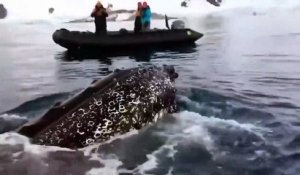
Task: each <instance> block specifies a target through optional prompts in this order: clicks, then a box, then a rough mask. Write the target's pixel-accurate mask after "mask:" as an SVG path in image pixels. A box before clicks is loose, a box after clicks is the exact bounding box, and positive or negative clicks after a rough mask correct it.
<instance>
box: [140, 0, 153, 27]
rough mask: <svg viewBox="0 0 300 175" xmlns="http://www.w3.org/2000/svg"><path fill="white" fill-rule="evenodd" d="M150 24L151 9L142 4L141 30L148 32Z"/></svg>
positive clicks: (145, 3)
mask: <svg viewBox="0 0 300 175" xmlns="http://www.w3.org/2000/svg"><path fill="white" fill-rule="evenodd" d="M150 23H151V9H150V6H149V5H148V4H147V2H143V10H142V24H143V30H150Z"/></svg>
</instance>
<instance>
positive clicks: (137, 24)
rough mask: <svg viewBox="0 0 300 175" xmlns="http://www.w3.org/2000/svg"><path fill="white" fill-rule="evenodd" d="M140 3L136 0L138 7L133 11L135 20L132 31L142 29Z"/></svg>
mask: <svg viewBox="0 0 300 175" xmlns="http://www.w3.org/2000/svg"><path fill="white" fill-rule="evenodd" d="M142 9H143V6H142V3H141V2H138V7H137V10H136V13H135V21H134V33H137V32H140V31H141V30H142V18H141V15H142Z"/></svg>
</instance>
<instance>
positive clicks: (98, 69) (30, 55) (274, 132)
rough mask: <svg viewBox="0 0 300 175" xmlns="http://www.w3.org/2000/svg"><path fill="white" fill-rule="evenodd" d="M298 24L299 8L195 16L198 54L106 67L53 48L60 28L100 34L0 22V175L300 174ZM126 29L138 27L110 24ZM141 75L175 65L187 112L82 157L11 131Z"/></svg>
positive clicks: (99, 60)
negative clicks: (110, 79)
mask: <svg viewBox="0 0 300 175" xmlns="http://www.w3.org/2000/svg"><path fill="white" fill-rule="evenodd" d="M289 2H292V1H289ZM253 12H256V14H254V13H253ZM299 17H300V10H299V9H298V8H297V6H293V8H289V9H281V10H278V9H277V10H276V11H274V10H261V9H260V10H257V9H256V10H253V9H251V8H240V9H236V10H231V11H223V12H218V13H213V14H208V15H204V16H199V17H195V16H193V17H189V16H187V17H185V18H183V19H184V20H185V22H186V25H187V26H188V27H190V28H192V29H194V30H196V31H199V32H202V33H203V34H204V37H203V38H201V39H200V40H198V41H197V43H196V46H195V47H192V48H179V49H177V50H167V51H156V52H154V51H153V52H149V53H143V54H133V55H131V56H110V57H105V58H104V57H100V56H99V57H97V56H84V55H80V56H70V55H68V54H67V53H66V52H65V50H64V49H63V48H61V47H59V46H57V45H55V44H54V42H53V41H52V38H51V35H52V33H53V32H54V31H55V30H56V29H58V28H62V27H65V28H68V29H70V30H82V31H85V30H94V26H93V24H92V23H87V24H67V23H61V22H57V21H55V22H54V21H51V20H50V21H48V20H34V21H30V20H25V21H23V22H20V21H13V20H12V21H9V20H8V21H5V22H0V33H1V35H0V56H1V59H0V82H1V85H0V113H1V114H0V121H1V122H0V133H1V134H0V174H5V175H21V174H22V175H24V174H28V175H54V174H55V175H63V174H73V175H82V174H86V175H96V174H97V175H99V174H100V175H102V174H103V175H117V174H123V175H125V174H126V175H128V174H136V175H138V174H148V175H150V174H155V175H171V174H173V175H298V174H300V94H299V91H300V69H299V67H300V51H299V44H300V24H299V20H298V19H299ZM123 27H124V28H128V29H130V28H132V27H133V22H114V23H109V24H108V28H109V30H118V29H119V28H123ZM153 27H157V28H164V21H154V22H153ZM139 64H141V65H142V64H157V65H162V64H170V65H174V66H175V69H176V71H177V72H178V73H179V78H178V80H177V81H176V86H177V89H178V94H177V101H178V103H179V106H180V112H178V113H176V114H171V115H169V116H166V117H165V118H164V119H162V120H161V121H159V122H158V123H157V124H155V125H153V126H150V127H148V128H144V129H142V130H141V131H139V132H132V133H128V134H126V135H124V136H121V137H119V138H115V139H113V140H111V141H110V142H107V143H105V144H98V145H94V146H91V147H88V148H83V149H80V150H68V149H63V148H58V147H46V146H39V145H33V144H30V142H29V140H28V139H27V138H26V137H23V136H20V135H18V134H16V133H14V132H13V131H14V130H15V129H16V128H18V127H19V126H21V125H22V124H24V123H25V122H27V121H29V120H32V119H34V118H37V117H39V116H41V115H42V114H43V112H45V111H46V110H47V109H49V108H50V107H51V106H52V105H53V104H54V103H56V102H57V101H62V100H65V99H67V98H69V97H70V96H72V95H74V94H75V93H76V92H78V91H80V90H81V89H83V88H85V87H87V86H88V85H89V84H90V83H91V82H92V81H93V80H95V79H101V78H103V77H105V76H107V75H108V74H109V73H110V72H111V71H113V70H114V69H115V68H122V67H124V68H128V67H135V66H137V65H139Z"/></svg>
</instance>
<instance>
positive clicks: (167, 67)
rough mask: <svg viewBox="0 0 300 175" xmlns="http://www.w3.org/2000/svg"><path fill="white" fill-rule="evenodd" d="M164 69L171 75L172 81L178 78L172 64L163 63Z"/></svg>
mask: <svg viewBox="0 0 300 175" xmlns="http://www.w3.org/2000/svg"><path fill="white" fill-rule="evenodd" d="M163 70H164V72H166V73H167V74H168V75H169V77H170V80H171V81H172V82H174V81H175V79H177V78H178V76H179V75H178V73H177V72H176V71H175V68H174V66H172V65H165V64H164V65H163Z"/></svg>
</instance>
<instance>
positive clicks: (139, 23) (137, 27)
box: [134, 16, 142, 33]
mask: <svg viewBox="0 0 300 175" xmlns="http://www.w3.org/2000/svg"><path fill="white" fill-rule="evenodd" d="M141 30H142V19H141V17H140V16H138V17H136V18H135V21H134V33H137V32H140V31H141Z"/></svg>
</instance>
